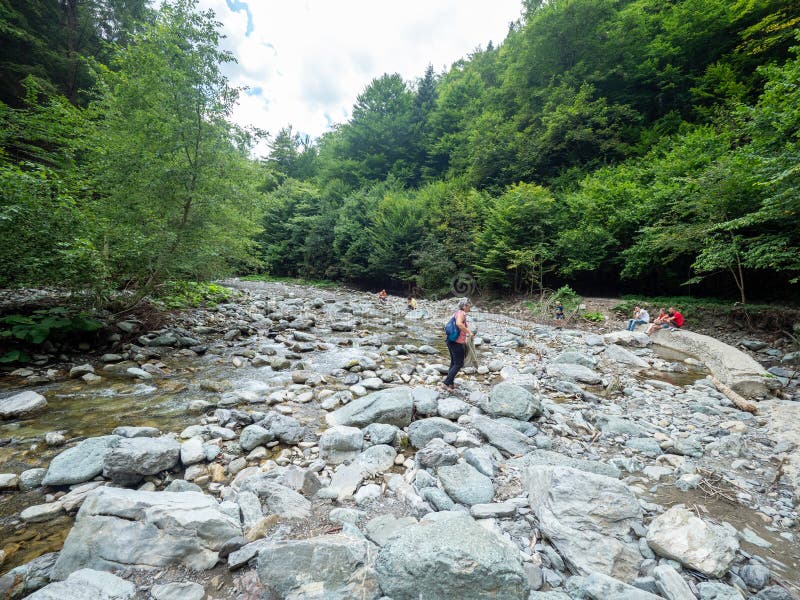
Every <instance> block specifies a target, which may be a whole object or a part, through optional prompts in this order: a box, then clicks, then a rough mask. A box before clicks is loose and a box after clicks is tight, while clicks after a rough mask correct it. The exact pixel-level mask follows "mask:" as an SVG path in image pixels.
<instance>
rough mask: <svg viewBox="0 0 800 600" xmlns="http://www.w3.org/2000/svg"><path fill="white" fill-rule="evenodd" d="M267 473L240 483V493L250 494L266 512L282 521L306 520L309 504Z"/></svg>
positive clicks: (309, 509)
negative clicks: (253, 495)
mask: <svg viewBox="0 0 800 600" xmlns="http://www.w3.org/2000/svg"><path fill="white" fill-rule="evenodd" d="M269 475H270V474H269V473H261V474H259V475H255V476H253V477H248V478H247V479H245V480H244V481H242V483H241V486H240V488H239V490H240V492H252V493H254V494H255V495H256V496H258V498H259V499H260V500H261V502H262V503H263V505H264V508H265V509H266V512H268V513H273V514H276V515H278V516H279V517H281V518H283V519H307V518H308V517H310V516H311V502H310V501H309V500H308V499H306V498H304V497H303V496H302V495H301V494H299V493H297V492H296V491H294V490H293V489H291V488H288V487H286V486H285V485H281V484H280V483H278V482H276V481H275V480H274V479H273V478H271V477H269Z"/></svg>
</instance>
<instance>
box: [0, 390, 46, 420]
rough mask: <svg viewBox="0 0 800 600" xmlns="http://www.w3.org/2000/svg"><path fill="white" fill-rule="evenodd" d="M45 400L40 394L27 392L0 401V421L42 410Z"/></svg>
mask: <svg viewBox="0 0 800 600" xmlns="http://www.w3.org/2000/svg"><path fill="white" fill-rule="evenodd" d="M46 406H47V400H46V399H45V397H44V396H42V395H41V394H37V393H36V392H32V391H27V392H20V393H19V394H14V395H13V396H11V397H9V398H3V399H2V400H0V419H15V418H17V417H22V416H24V415H29V414H31V413H34V412H37V411H40V410H42V409H43V408H44V407H46Z"/></svg>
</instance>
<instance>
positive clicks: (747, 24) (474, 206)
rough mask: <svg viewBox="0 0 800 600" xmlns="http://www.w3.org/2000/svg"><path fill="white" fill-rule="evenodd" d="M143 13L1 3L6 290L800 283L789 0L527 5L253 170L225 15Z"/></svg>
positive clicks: (113, 2)
mask: <svg viewBox="0 0 800 600" xmlns="http://www.w3.org/2000/svg"><path fill="white" fill-rule="evenodd" d="M147 6H148V4H147V3H146V2H144V0H64V1H63V2H60V3H58V5H57V6H56V5H54V3H51V2H50V3H49V2H44V0H36V1H33V2H21V1H17V0H0V24H1V25H2V27H0V39H2V40H3V45H2V46H3V50H2V53H0V101H2V102H0V184H1V187H0V189H2V198H1V199H0V285H20V284H27V283H31V284H45V283H56V284H67V285H72V286H76V287H84V288H85V287H90V288H92V289H95V290H98V291H102V290H107V289H108V288H109V287H120V286H128V285H132V286H136V287H138V288H139V289H142V290H147V289H149V288H151V287H152V286H154V285H156V284H157V283H159V282H161V281H164V280H168V279H197V280H200V279H208V278H211V277H214V276H218V275H220V274H222V273H225V272H226V271H230V270H235V271H238V272H239V273H242V274H244V273H267V274H268V275H269V276H272V277H300V278H304V279H338V280H345V281H351V282H361V283H369V284H374V285H377V286H379V287H389V286H394V287H401V286H402V287H405V288H406V289H409V290H410V289H414V290H415V291H416V292H417V293H419V292H423V293H426V294H430V295H441V294H446V293H448V291H450V288H451V282H452V281H453V280H454V278H456V277H458V278H459V279H460V280H461V281H465V280H466V279H465V278H467V277H469V276H474V277H475V278H476V281H477V285H479V286H480V288H481V289H494V290H501V291H516V292H525V293H538V294H539V295H540V297H543V296H544V292H545V290H546V289H547V288H554V287H559V286H561V285H563V284H564V283H569V284H571V285H573V286H574V287H577V288H588V287H590V286H596V285H600V284H602V285H605V286H606V289H608V288H609V287H612V286H618V285H622V286H627V287H628V288H629V289H634V290H640V291H642V292H645V293H672V294H674V293H677V292H681V293H686V291H687V287H686V286H691V287H689V288H688V291H689V292H691V293H696V292H701V293H712V294H729V295H735V297H736V298H737V299H738V300H741V301H742V302H744V301H746V300H747V299H748V294H749V293H750V292H751V291H753V290H761V291H762V294H763V293H769V292H770V291H774V290H783V291H784V292H786V291H788V293H793V292H794V290H795V289H796V283H797V281H798V278H800V191H798V190H800V185H799V184H800V181H798V177H799V175H798V168H797V165H798V159H800V57H798V52H797V51H796V50H795V49H793V48H792V46H793V45H795V44H800V42H798V40H797V39H796V37H795V35H796V31H797V29H798V24H800V7H798V5H797V4H796V3H786V2H783V1H779V0H733V1H731V2H716V3H714V2H712V3H709V2H707V1H705V0H675V1H673V2H666V3H665V2H660V1H658V0H551V1H549V2H543V1H542V0H525V1H524V2H522V10H523V14H522V17H521V18H520V20H519V21H518V22H516V23H514V24H513V25H512V26H511V27H510V29H509V33H508V36H507V38H506V39H505V40H503V41H502V43H501V44H498V45H494V44H491V43H490V44H489V45H488V46H487V47H486V48H485V49H481V48H478V49H476V50H475V51H474V52H473V53H472V54H471V55H470V56H468V57H466V58H464V59H462V60H459V61H458V62H456V63H454V64H453V65H452V66H451V68H450V69H448V70H447V71H445V72H443V73H436V72H435V71H434V69H433V68H432V67H429V68H428V69H427V70H426V71H425V73H424V74H422V76H421V77H420V78H419V79H417V80H416V81H412V82H409V81H404V80H403V78H402V77H401V76H400V75H398V74H384V75H382V76H380V77H377V78H375V79H374V80H373V81H372V82H371V83H370V84H369V85H368V86H367V87H366V88H365V89H364V90H363V91H362V92H361V94H360V95H359V96H358V99H357V101H356V103H355V105H354V106H353V110H352V117H351V119H350V120H349V121H348V122H345V123H342V124H339V125H338V126H336V127H335V128H334V129H333V130H331V131H329V132H328V133H326V134H324V135H323V136H322V137H321V138H320V139H318V140H313V141H312V140H309V139H308V138H307V137H304V136H302V135H300V134H298V133H296V132H295V130H294V129H293V127H292V126H287V127H286V128H284V129H283V130H281V131H279V132H277V133H276V134H275V135H274V136H273V137H272V138H271V140H270V149H271V152H270V155H269V156H268V157H267V158H265V159H264V160H261V161H255V160H253V159H252V158H251V157H250V154H249V153H250V150H251V148H252V141H253V139H252V136H253V132H248V131H244V130H242V129H240V128H237V127H234V126H233V125H232V124H231V123H230V120H229V116H230V113H231V110H232V108H233V106H234V104H235V102H236V100H237V90H235V89H232V88H231V87H230V86H229V85H228V82H227V81H226V80H225V78H224V77H223V76H222V75H221V70H220V69H221V67H222V66H223V65H224V64H225V63H226V62H228V61H230V60H232V59H233V57H231V56H230V55H228V54H226V53H224V52H221V51H220V50H218V41H219V26H218V24H217V23H215V22H214V19H213V16H212V15H211V14H203V13H199V12H198V11H197V9H196V3H195V2H193V1H192V0H175V1H172V2H169V3H166V4H165V5H164V6H162V7H161V8H160V9H159V10H151V9H148V8H147ZM78 33H81V35H78ZM28 73H30V74H32V76H31V77H28V78H23V75H25V74H28ZM766 284H769V285H766ZM795 293H796V292H795Z"/></svg>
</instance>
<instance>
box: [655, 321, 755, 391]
mask: <svg viewBox="0 0 800 600" xmlns="http://www.w3.org/2000/svg"><path fill="white" fill-rule="evenodd" d="M653 343H654V344H656V345H657V346H662V347H664V348H669V349H670V350H677V351H678V352H683V353H685V354H689V355H691V356H695V357H697V358H698V359H700V361H702V362H703V363H704V364H705V365H706V366H707V367H708V369H709V370H710V371H711V372H712V373H713V374H714V375H715V376H716V377H717V378H719V380H720V381H722V383H724V384H725V385H727V386H729V387H730V388H731V389H733V391H734V392H737V393H739V394H741V395H742V396H744V397H745V398H753V397H756V396H764V395H766V394H767V392H768V388H767V383H768V381H769V379H768V377H767V372H766V370H765V369H764V367H762V366H761V365H760V364H759V363H758V362H756V361H755V360H754V359H753V358H751V357H750V356H748V355H747V354H745V353H744V352H742V351H741V350H739V349H737V348H734V347H733V346H729V345H728V344H726V343H724V342H721V341H719V340H718V339H715V338H712V337H711V336H708V335H702V334H700V333H694V332H693V331H684V330H680V331H667V330H664V329H661V330H659V331H658V332H656V333H655V334H654V335H653Z"/></svg>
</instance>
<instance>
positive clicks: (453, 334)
mask: <svg viewBox="0 0 800 600" xmlns="http://www.w3.org/2000/svg"><path fill="white" fill-rule="evenodd" d="M460 333H461V331H460V330H459V329H458V325H456V316H455V315H453V316H452V317H450V320H449V321H448V322H447V325H445V326H444V334H445V335H446V336H447V341H448V342H455V341H456V340H457V339H458V336H459V334H460Z"/></svg>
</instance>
